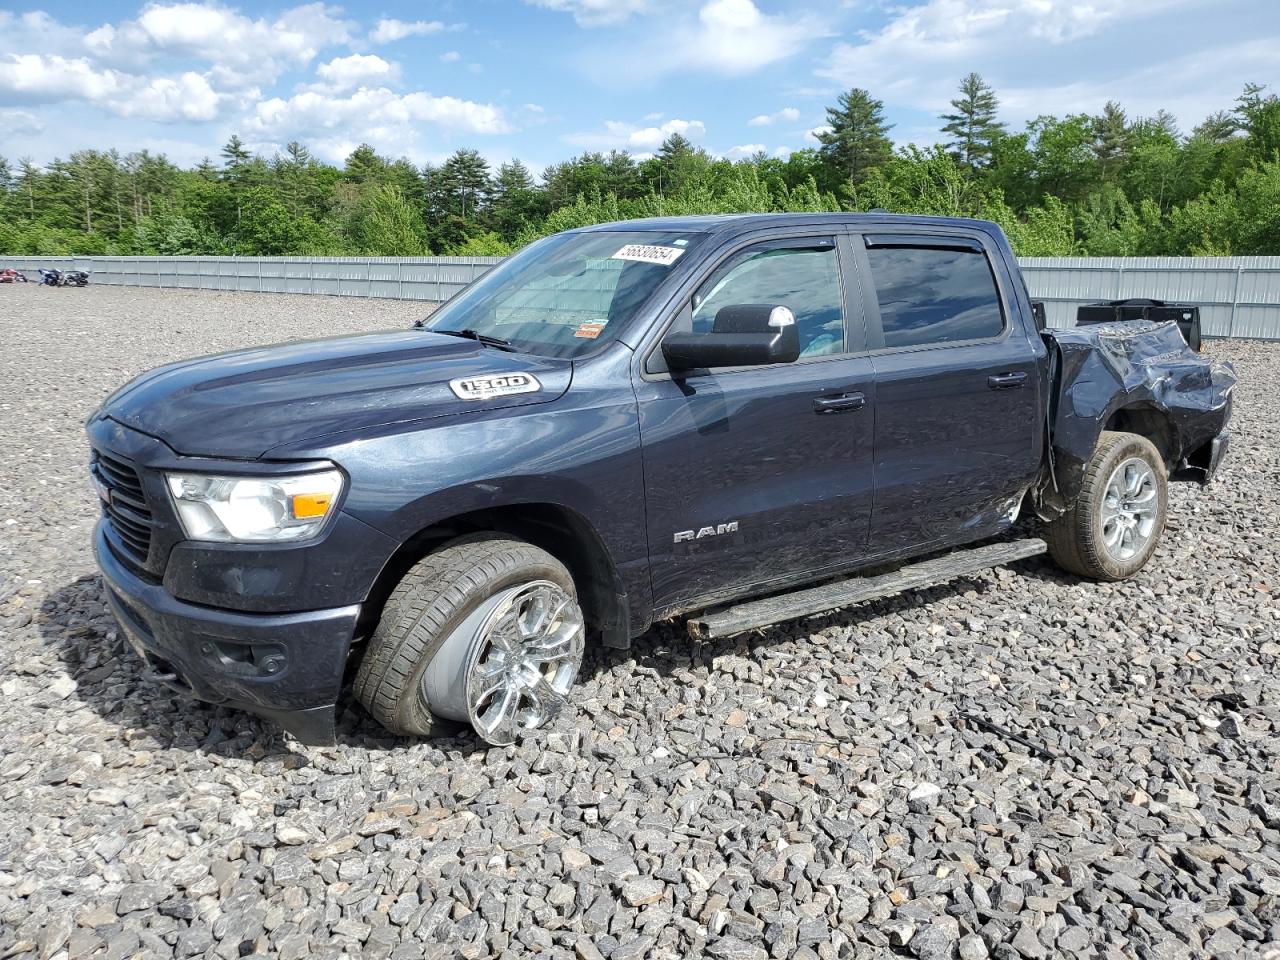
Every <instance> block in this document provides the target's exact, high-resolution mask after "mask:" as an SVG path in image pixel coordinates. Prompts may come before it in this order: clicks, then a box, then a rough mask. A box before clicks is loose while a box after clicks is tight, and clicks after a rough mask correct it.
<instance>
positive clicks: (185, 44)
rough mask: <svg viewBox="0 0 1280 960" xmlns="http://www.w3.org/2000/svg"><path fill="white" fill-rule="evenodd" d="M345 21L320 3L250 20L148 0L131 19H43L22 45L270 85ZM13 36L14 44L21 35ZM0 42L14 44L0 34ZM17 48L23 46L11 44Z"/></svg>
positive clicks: (335, 37) (338, 34)
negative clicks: (75, 24)
mask: <svg viewBox="0 0 1280 960" xmlns="http://www.w3.org/2000/svg"><path fill="white" fill-rule="evenodd" d="M351 39H352V35H351V25H350V24H349V23H348V22H347V21H345V20H342V19H340V11H338V10H337V8H332V7H328V6H326V5H325V4H323V3H308V4H303V5H301V6H296V7H291V8H289V9H287V10H285V11H283V12H282V13H280V14H279V15H278V16H276V17H274V18H267V17H258V18H256V19H255V18H251V17H248V16H246V15H244V14H243V13H241V12H239V11H238V10H236V9H233V8H231V7H226V6H222V5H221V4H219V3H217V2H215V0H208V2H180V3H163V2H161V3H150V4H148V5H146V6H144V7H143V8H142V11H141V12H140V13H139V14H138V16H137V18H136V19H134V20H126V21H122V22H119V23H114V24H112V23H105V24H102V25H101V26H99V27H97V28H96V29H94V30H91V31H88V32H84V31H83V29H79V28H70V27H64V26H62V25H61V24H51V25H49V26H48V28H47V30H45V31H39V32H33V33H31V34H29V35H28V37H27V39H26V43H27V46H26V48H25V49H39V50H41V51H43V52H44V53H45V54H46V55H50V54H62V55H66V56H77V55H80V56H82V55H85V54H88V55H89V56H90V57H91V58H92V59H93V60H94V61H95V62H96V63H97V64H98V65H99V66H103V67H112V68H115V69H119V70H123V71H125V72H127V73H132V74H148V75H150V72H152V71H153V70H154V68H152V66H151V65H152V64H153V63H154V62H155V61H157V60H175V59H180V60H183V61H186V62H185V63H184V64H183V66H184V67H186V68H188V69H196V70H198V72H200V73H202V74H205V75H206V76H207V77H208V79H209V80H210V81H211V82H213V83H216V84H217V85H219V86H221V87H223V88H224V89H236V88H240V89H243V88H248V87H252V86H254V85H257V84H264V83H273V82H275V80H277V79H278V78H279V77H280V75H281V74H282V73H284V72H285V71H286V70H290V69H296V68H298V67H302V66H305V65H306V64H308V63H310V62H311V61H312V60H313V59H315V57H316V56H318V55H319V53H320V52H321V51H322V50H323V49H325V48H326V47H332V46H340V45H344V44H347V43H349V42H350V41H351ZM17 42H22V41H21V40H19V41H17ZM0 46H3V47H6V48H8V49H15V48H14V47H13V46H11V41H10V40H9V39H8V38H7V37H0ZM16 49H23V48H16Z"/></svg>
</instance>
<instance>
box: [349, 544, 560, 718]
mask: <svg viewBox="0 0 1280 960" xmlns="http://www.w3.org/2000/svg"><path fill="white" fill-rule="evenodd" d="M535 601H536V602H539V603H541V604H542V606H544V607H550V606H558V609H557V611H556V616H557V617H559V619H558V620H554V624H553V625H555V626H557V627H558V628H559V632H558V633H557V634H556V641H557V643H560V644H561V645H562V646H564V649H565V657H563V658H558V659H555V660H554V661H553V660H552V658H550V657H542V658H539V657H538V656H537V655H536V654H529V655H528V657H527V658H526V657H525V656H524V655H523V654H525V653H527V649H529V650H531V649H534V648H537V649H538V650H542V649H543V647H545V646H546V643H545V642H544V643H543V645H542V646H541V647H540V646H538V644H537V643H536V638H533V637H531V636H526V633H527V632H528V631H525V630H523V629H517V628H521V627H522V624H525V623H526V620H525V619H522V618H524V616H525V615H524V613H523V612H522V609H526V608H528V607H529V606H531V605H532V604H534V603H535ZM513 605H524V606H523V607H522V608H521V609H515V608H514V607H513ZM500 628H501V629H500ZM549 629H550V627H548V630H549ZM499 633H501V636H499V635H498V634H499ZM582 640H583V629H582V613H581V609H580V608H579V607H578V603H577V592H576V590H575V588H574V583H573V578H572V577H571V576H570V575H569V571H568V570H566V569H565V567H564V565H563V564H562V563H560V561H558V560H557V559H556V558H555V557H553V556H551V554H549V553H547V552H546V551H545V550H541V549H539V548H538V547H535V546H533V545H532V544H528V543H525V542H523V541H520V540H510V539H502V538H498V537H491V538H486V539H480V540H476V539H470V540H462V541H455V542H453V543H451V544H449V545H447V546H445V547H443V548H441V549H440V550H437V551H436V552H435V553H432V554H430V555H429V556H427V557H425V558H424V559H423V560H421V561H419V562H418V563H417V564H416V565H415V566H414V567H413V568H412V569H410V570H409V572H408V573H406V574H405V575H404V578H403V579H402V580H401V581H400V583H399V584H397V586H396V588H395V590H393V591H392V593H391V596H390V597H389V598H388V600H387V604H386V606H385V608H384V609H383V612H382V618H381V620H380V621H379V622H378V626H377V627H376V628H375V629H374V632H373V635H372V637H370V639H369V643H368V649H367V650H366V651H365V654H364V659H363V660H362V661H361V663H360V668H359V671H358V672H357V673H356V680H355V693H356V697H357V698H358V699H359V700H360V702H361V703H363V704H364V706H365V708H366V709H367V710H368V711H369V713H370V714H372V716H373V717H374V719H376V720H377V721H378V722H379V723H381V724H382V725H383V726H384V727H386V728H387V729H388V730H390V731H392V732H393V733H399V734H406V735H409V736H428V735H431V734H434V733H439V732H441V730H442V728H447V727H448V726H449V724H448V722H447V721H450V720H459V721H464V722H465V721H467V720H468V719H470V720H471V722H472V724H473V726H476V728H477V732H478V733H480V735H481V736H482V737H483V738H484V739H486V740H488V741H489V742H491V743H497V744H502V743H510V742H513V741H514V740H515V739H517V738H518V737H520V736H523V735H525V734H527V733H529V732H532V730H533V729H535V728H537V727H539V726H541V725H542V724H543V723H544V722H545V721H546V720H549V719H550V718H551V717H552V716H554V714H555V712H557V711H558V710H559V709H560V707H561V706H563V702H564V694H565V693H567V691H568V687H569V686H570V685H571V684H572V683H573V681H574V679H576V674H577V670H578V667H579V666H580V664H581V662H582V645H583V644H582ZM522 643H523V644H524V646H522V645H521V644H522ZM499 648H501V649H499ZM526 648H527V649H526ZM495 651H496V652H495ZM544 652H545V651H544ZM486 669H487V670H489V671H490V672H489V674H488V675H486V676H480V679H479V680H477V679H476V678H477V676H478V675H479V673H483V671H484V670H486ZM478 672H479V673H478ZM543 674H545V675H546V676H543ZM548 678H549V679H548ZM489 680H492V681H495V682H496V683H499V684H501V683H503V682H507V683H512V682H516V683H517V684H518V688H519V690H520V691H521V692H523V693H526V694H527V695H528V696H527V699H526V700H520V699H519V698H517V701H516V703H515V706H514V707H513V708H512V709H511V711H510V713H511V716H510V717H507V718H505V719H506V722H505V723H504V724H503V725H502V728H501V729H498V728H494V729H489V730H485V729H481V728H482V727H484V726H485V725H486V724H484V723H483V722H481V721H483V720H484V719H485V716H488V715H492V714H493V710H492V709H490V710H488V711H487V713H486V711H484V710H479V709H477V707H484V706H485V705H486V704H485V702H484V698H483V697H480V698H479V699H480V701H481V702H480V703H479V704H477V703H469V702H468V698H469V697H470V698H471V700H473V701H474V700H476V699H477V696H478V688H477V687H476V684H477V683H483V682H488V681H489ZM540 680H542V681H545V682H539V681H540ZM469 681H470V682H469ZM553 688H554V689H553ZM504 690H505V688H504ZM491 696H492V695H491ZM538 698H541V700H539V702H542V701H547V702H548V703H549V706H548V709H547V710H546V711H544V712H545V713H546V715H543V716H534V715H533V713H534V712H533V706H534V700H535V699H538ZM492 705H493V704H492V703H490V704H489V706H492ZM468 707H471V709H470V710H469V709H468ZM535 721H536V722H535Z"/></svg>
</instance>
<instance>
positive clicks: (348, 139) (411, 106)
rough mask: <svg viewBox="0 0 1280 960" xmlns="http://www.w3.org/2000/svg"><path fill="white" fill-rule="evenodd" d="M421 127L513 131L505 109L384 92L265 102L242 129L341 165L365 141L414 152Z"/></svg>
mask: <svg viewBox="0 0 1280 960" xmlns="http://www.w3.org/2000/svg"><path fill="white" fill-rule="evenodd" d="M422 124H430V125H432V126H435V127H438V128H440V129H441V130H444V131H448V132H455V133H464V134H469V135H490V134H499V133H507V132H509V131H510V130H511V125H510V123H509V122H508V121H507V119H506V117H505V115H504V114H503V112H502V110H501V109H500V108H499V107H496V106H494V105H493V104H488V103H476V102H474V101H471V100H461V99H459V98H457V97H438V96H433V95H432V94H430V93H426V92H425V91H415V92H413V93H405V94H401V93H396V92H394V91H392V90H389V89H387V88H386V87H379V88H377V89H367V88H364V89H360V90H356V91H355V92H354V93H350V94H346V95H333V94H326V93H322V92H319V91H314V90H307V91H304V92H302V93H298V94H295V95H294V96H292V97H289V98H288V99H284V98H281V97H273V98H271V99H269V100H264V101H262V102H261V103H259V104H257V106H256V108H255V109H254V111H253V113H252V114H251V115H250V117H249V119H248V120H247V122H246V123H244V124H243V133H244V135H245V139H246V140H248V141H250V142H252V143H254V144H261V145H264V146H274V145H278V144H280V143H284V142H285V141H287V140H291V139H296V138H305V139H309V140H311V141H312V142H314V143H315V144H316V149H317V151H318V152H319V153H320V154H321V155H322V156H325V157H326V158H328V159H333V160H340V159H342V158H343V157H345V156H346V154H347V153H350V151H351V148H352V147H353V146H354V145H356V144H358V143H361V142H368V143H371V144H373V145H374V146H377V147H379V148H381V149H386V150H392V151H411V150H412V149H413V147H414V145H415V144H416V142H417V135H418V127H419V126H420V125H422Z"/></svg>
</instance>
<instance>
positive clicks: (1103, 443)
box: [1045, 431, 1169, 581]
mask: <svg viewBox="0 0 1280 960" xmlns="http://www.w3.org/2000/svg"><path fill="white" fill-rule="evenodd" d="M1168 502H1169V493H1168V476H1167V472H1166V470H1165V465H1164V458H1162V457H1161V456H1160V451H1159V450H1157V449H1156V448H1155V445H1154V444H1152V443H1151V441H1150V440H1148V439H1147V438H1146V437H1141V436H1139V435H1137V434H1136V433H1117V432H1115V431H1105V432H1104V433H1103V434H1102V436H1101V437H1100V438H1099V440H1098V446H1097V448H1096V449H1095V450H1094V452H1093V457H1092V458H1091V459H1090V461H1089V463H1088V464H1086V465H1085V470H1084V482H1083V484H1082V485H1081V488H1080V493H1079V494H1078V495H1077V496H1076V499H1075V500H1074V501H1073V502H1072V504H1071V506H1070V507H1069V508H1068V510H1067V512H1066V513H1064V514H1063V515H1062V516H1061V517H1058V518H1057V519H1056V520H1053V521H1052V522H1050V523H1049V524H1048V525H1047V527H1046V529H1045V540H1046V541H1047V542H1048V544H1049V554H1050V555H1051V556H1052V557H1053V559H1054V561H1055V562H1056V563H1057V564H1058V566H1060V567H1062V568H1063V569H1064V570H1067V571H1069V572H1071V573H1075V574H1078V575H1080V576H1082V577H1088V578H1090V579H1092V580H1106V581H1115V580H1124V579H1127V578H1128V577H1131V576H1133V575H1134V574H1135V573H1137V572H1138V571H1139V570H1141V569H1142V568H1143V567H1144V566H1146V564H1147V561H1148V560H1150V559H1151V554H1152V553H1153V552H1154V551H1155V548H1156V544H1158V543H1159V541H1160V534H1161V533H1162V532H1163V530H1164V524H1165V517H1166V515H1167V512H1168Z"/></svg>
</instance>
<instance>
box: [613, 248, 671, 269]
mask: <svg viewBox="0 0 1280 960" xmlns="http://www.w3.org/2000/svg"><path fill="white" fill-rule="evenodd" d="M682 253H684V250H683V249H682V248H680V247H660V246H657V245H656V244H652V243H628V244H627V245H626V246H625V247H623V248H622V249H621V250H619V251H618V252H617V253H615V254H614V255H613V256H612V257H610V258H609V259H611V260H638V261H640V262H641V263H656V264H658V265H659V266H663V267H669V266H671V265H672V264H673V263H675V262H676V258H677V257H679V256H680V254H682Z"/></svg>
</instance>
